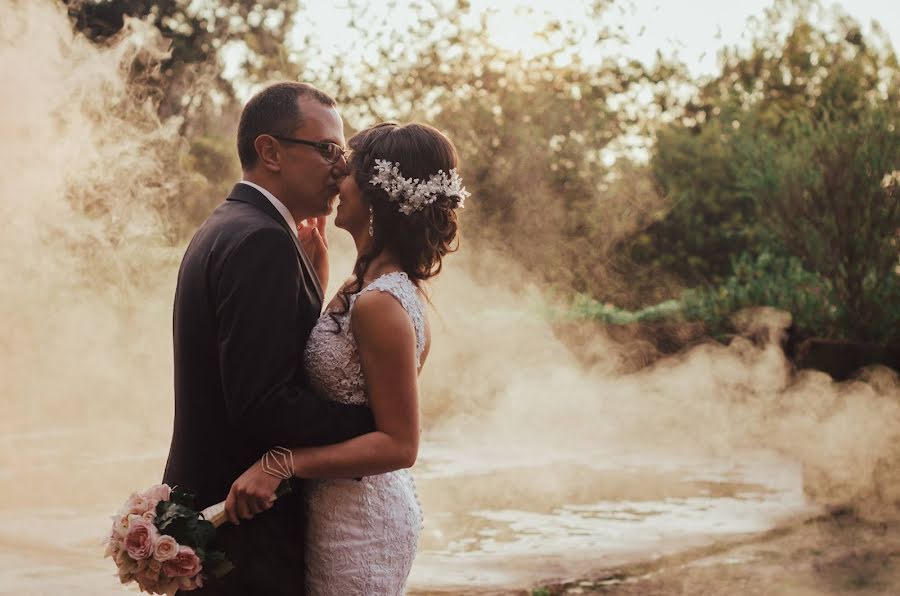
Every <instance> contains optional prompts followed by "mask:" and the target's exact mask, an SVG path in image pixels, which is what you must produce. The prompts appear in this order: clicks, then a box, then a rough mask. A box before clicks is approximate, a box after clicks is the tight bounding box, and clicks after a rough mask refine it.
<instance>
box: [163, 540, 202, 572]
mask: <svg viewBox="0 0 900 596" xmlns="http://www.w3.org/2000/svg"><path fill="white" fill-rule="evenodd" d="M202 568H203V566H202V565H201V564H200V557H198V556H197V553H195V552H194V549H192V548H191V547H189V546H179V547H178V553H177V554H176V555H175V556H174V557H173V558H172V559H169V560H168V561H166V562H165V563H163V573H165V574H166V575H168V576H169V577H193V576H195V575H197V574H198V573H200V570H201V569H202Z"/></svg>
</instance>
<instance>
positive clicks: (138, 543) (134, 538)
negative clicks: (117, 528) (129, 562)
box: [125, 515, 159, 561]
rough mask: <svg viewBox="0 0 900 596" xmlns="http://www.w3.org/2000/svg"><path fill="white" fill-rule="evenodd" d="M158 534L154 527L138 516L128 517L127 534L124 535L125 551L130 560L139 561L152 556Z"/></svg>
mask: <svg viewBox="0 0 900 596" xmlns="http://www.w3.org/2000/svg"><path fill="white" fill-rule="evenodd" d="M158 536H159V532H158V531H157V530H156V527H155V526H154V525H153V524H151V523H150V522H148V521H147V520H145V519H144V518H143V517H140V516H138V515H131V516H129V517H128V533H127V534H125V550H127V551H128V554H129V555H130V556H131V558H132V559H134V560H136V561H141V560H143V559H147V558H149V557H150V555H151V554H153V547H154V546H155V545H156V540H157V537H158Z"/></svg>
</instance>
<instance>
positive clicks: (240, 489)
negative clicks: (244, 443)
mask: <svg viewBox="0 0 900 596" xmlns="http://www.w3.org/2000/svg"><path fill="white" fill-rule="evenodd" d="M279 484H281V479H280V478H276V477H275V476H272V475H270V474H267V473H265V472H263V469H262V461H258V462H256V463H255V464H253V465H252V466H250V468H249V469H248V470H247V471H246V472H244V473H243V474H241V475H240V477H239V478H238V479H237V480H235V481H234V484H232V485H231V492H229V493H228V498H227V499H225V513H226V515H227V516H228V521H230V522H231V523H233V524H235V525H237V524H239V523H240V520H242V519H252V518H253V517H254V516H255V515H258V514H260V513H262V512H263V511H266V510H267V509H269V508H271V507H272V504H273V503H274V502H275V498H276V497H275V491H276V490H277V489H278V485H279Z"/></svg>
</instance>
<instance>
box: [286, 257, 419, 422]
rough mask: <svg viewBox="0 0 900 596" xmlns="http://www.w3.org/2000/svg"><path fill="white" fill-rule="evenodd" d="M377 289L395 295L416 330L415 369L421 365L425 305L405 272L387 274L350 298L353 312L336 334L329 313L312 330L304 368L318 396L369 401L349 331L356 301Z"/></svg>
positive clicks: (348, 402) (341, 316)
mask: <svg viewBox="0 0 900 596" xmlns="http://www.w3.org/2000/svg"><path fill="white" fill-rule="evenodd" d="M375 290H379V291H382V292H387V293H389V294H390V295H392V296H393V297H394V298H396V299H397V300H398V301H399V302H400V304H401V305H402V306H403V308H404V310H406V312H407V313H408V314H409V318H410V319H411V320H412V322H413V327H414V328H415V330H416V366H417V367H418V366H419V365H420V364H421V358H422V351H423V350H424V349H425V305H424V304H423V303H422V299H421V298H420V297H419V293H418V290H417V288H416V286H415V284H413V282H412V281H411V280H410V279H409V277H407V275H406V273H403V272H402V271H401V272H394V273H386V274H384V275H382V276H381V277H378V278H377V279H375V280H374V281H373V282H372V283H370V284H369V285H367V286H366V287H365V288H363V289H362V290H361V291H360V292H358V293H356V294H353V295H352V296H350V309H349V310H348V311H347V312H346V314H344V315H340V316H338V320H339V321H340V330H339V331H338V332H337V333H335V330H336V328H337V324H336V323H335V321H334V319H332V317H331V312H330V311H327V310H326V311H325V313H324V314H323V315H322V316H321V317H319V320H318V322H317V323H316V325H315V327H313V330H312V333H311V334H310V336H309V342H308V343H307V345H306V353H305V354H304V365H305V367H306V372H307V374H308V375H309V379H310V383H311V384H312V387H313V389H315V391H316V393H318V394H319V395H322V396H324V397H328V398H329V399H333V400H335V401H339V402H341V403H345V404H365V403H366V402H367V400H366V380H365V377H364V376H363V372H362V366H361V365H360V362H359V350H358V349H357V347H356V340H355V339H354V337H353V331H352V330H351V329H350V315H351V314H352V313H353V305H354V304H355V303H356V299H357V298H359V297H360V296H361V295H362V294H363V293H364V292H372V291H375Z"/></svg>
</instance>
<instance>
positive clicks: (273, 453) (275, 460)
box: [262, 447, 294, 480]
mask: <svg viewBox="0 0 900 596" xmlns="http://www.w3.org/2000/svg"><path fill="white" fill-rule="evenodd" d="M262 469H263V472H265V473H266V474H268V475H269V476H275V477H276V478H281V479H282V480H288V479H290V478H293V476H294V454H293V453H292V452H291V450H290V449H286V448H284V447H273V448H272V449H269V450H268V451H266V452H265V454H264V455H263V457H262Z"/></svg>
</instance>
